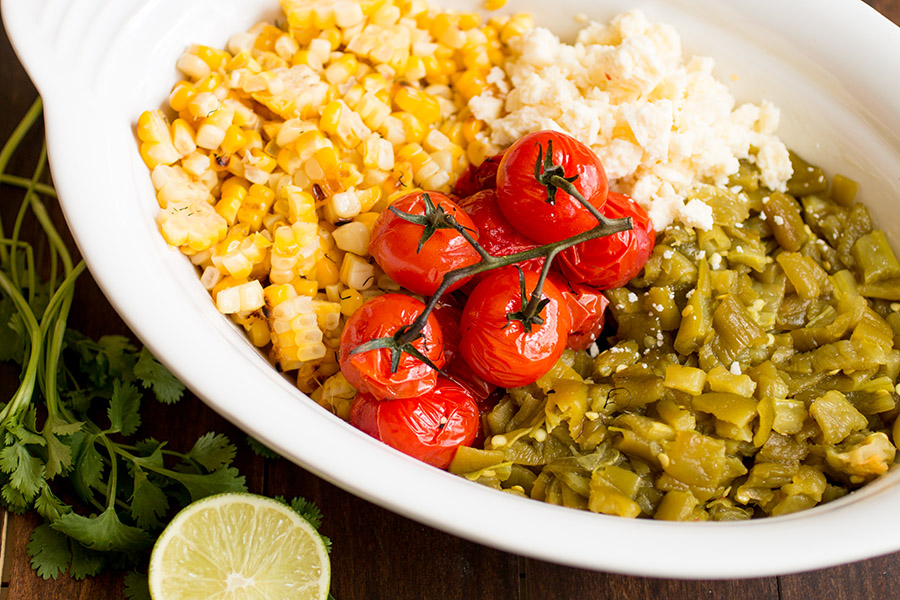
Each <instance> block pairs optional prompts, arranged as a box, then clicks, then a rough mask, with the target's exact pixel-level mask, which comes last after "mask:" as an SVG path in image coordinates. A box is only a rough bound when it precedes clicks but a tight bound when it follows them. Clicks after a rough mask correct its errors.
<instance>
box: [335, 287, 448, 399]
mask: <svg viewBox="0 0 900 600" xmlns="http://www.w3.org/2000/svg"><path fill="white" fill-rule="evenodd" d="M424 310H425V305H424V304H423V303H422V302H420V301H418V300H416V299H415V298H412V297H410V296H406V295H404V294H385V295H383V296H377V297H376V298H373V299H371V300H369V301H368V302H366V303H365V304H363V305H362V306H361V307H360V308H359V309H358V310H357V311H356V312H355V313H353V315H352V316H351V317H350V318H349V319H347V324H346V325H345V326H344V332H343V333H342V334H341V349H340V365H341V373H343V375H344V377H345V378H346V379H347V381H348V382H349V383H350V385H352V386H353V387H355V388H356V389H357V390H359V391H361V392H369V393H371V394H373V395H374V396H376V397H378V398H410V397H413V396H420V395H422V394H424V393H425V392H427V391H429V390H430V389H431V388H433V387H434V385H435V382H436V381H437V372H436V371H435V370H434V369H432V368H431V367H430V366H428V365H426V364H425V363H423V362H422V361H420V360H419V359H418V358H416V357H414V356H412V355H410V354H407V353H406V352H403V353H401V355H400V361H399V363H398V368H397V370H396V371H395V372H391V350H389V349H386V348H378V349H375V350H367V351H364V352H358V353H356V354H353V353H352V351H353V350H354V349H355V348H357V347H359V346H360V345H362V344H365V343H366V342H369V341H371V340H374V339H378V338H385V337H390V336H392V335H394V334H395V333H397V330H399V329H400V328H401V327H404V326H406V325H409V324H411V323H412V322H413V321H414V320H415V319H416V317H418V316H419V314H421V313H422V312H423V311H424ZM443 339H444V338H443V335H442V334H441V327H440V325H438V321H437V318H436V317H435V316H434V315H429V316H428V320H427V322H426V324H425V328H424V329H423V330H422V337H420V338H419V339H417V340H416V341H414V342H413V343H412V345H413V347H414V348H415V349H416V350H418V351H419V352H421V353H422V354H423V355H424V356H425V357H426V358H428V359H429V360H430V361H431V362H432V363H434V365H435V366H437V367H438V368H440V367H443V366H444V363H445V362H446V361H445V359H444V341H443Z"/></svg>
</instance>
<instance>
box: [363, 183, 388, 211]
mask: <svg viewBox="0 0 900 600" xmlns="http://www.w3.org/2000/svg"><path fill="white" fill-rule="evenodd" d="M357 195H358V197H359V210H360V212H366V211H370V210H372V207H373V206H375V205H376V204H378V202H379V201H380V200H381V197H382V196H383V192H382V191H381V188H380V187H376V186H374V185H373V186H372V187H368V188H366V189H364V190H360V191H359V192H358V193H357Z"/></svg>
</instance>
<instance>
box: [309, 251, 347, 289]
mask: <svg viewBox="0 0 900 600" xmlns="http://www.w3.org/2000/svg"><path fill="white" fill-rule="evenodd" d="M315 276H316V283H318V285H319V288H320V289H324V288H325V287H327V286H329V285H334V284H336V283H338V282H339V281H340V280H341V273H340V269H339V268H338V265H337V263H335V262H334V261H333V260H332V259H331V258H329V257H328V256H324V257H322V258H320V259H319V261H318V262H317V263H316V268H315Z"/></svg>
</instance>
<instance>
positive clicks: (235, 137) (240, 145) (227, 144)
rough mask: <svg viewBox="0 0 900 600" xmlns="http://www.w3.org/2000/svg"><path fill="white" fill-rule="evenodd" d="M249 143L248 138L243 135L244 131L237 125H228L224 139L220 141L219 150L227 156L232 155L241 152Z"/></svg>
mask: <svg viewBox="0 0 900 600" xmlns="http://www.w3.org/2000/svg"><path fill="white" fill-rule="evenodd" d="M248 143H250V137H249V136H248V135H247V134H246V133H244V130H243V129H241V128H240V127H238V126H237V125H229V126H228V129H226V130H225V137H224V138H223V139H222V144H221V148H222V150H223V151H224V152H227V153H228V154H234V153H236V152H238V151H240V150H243V149H244V148H245V147H246V146H247V144H248Z"/></svg>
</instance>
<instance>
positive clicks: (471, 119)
mask: <svg viewBox="0 0 900 600" xmlns="http://www.w3.org/2000/svg"><path fill="white" fill-rule="evenodd" d="M482 129H484V121H482V120H481V119H476V118H475V116H474V115H469V116H468V117H466V120H465V121H463V126H462V134H463V138H465V140H466V142H468V143H472V142H474V141H475V137H476V136H477V135H478V133H479V132H480V131H481V130H482Z"/></svg>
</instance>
